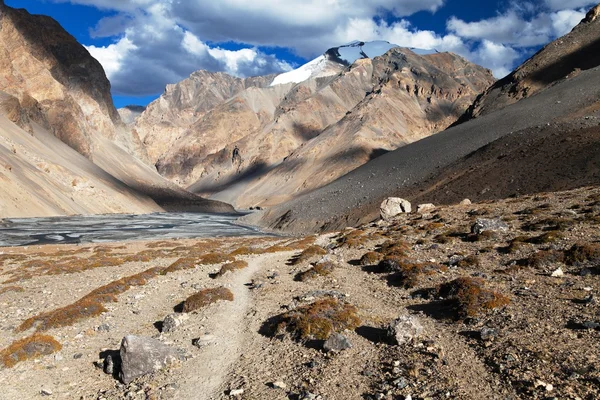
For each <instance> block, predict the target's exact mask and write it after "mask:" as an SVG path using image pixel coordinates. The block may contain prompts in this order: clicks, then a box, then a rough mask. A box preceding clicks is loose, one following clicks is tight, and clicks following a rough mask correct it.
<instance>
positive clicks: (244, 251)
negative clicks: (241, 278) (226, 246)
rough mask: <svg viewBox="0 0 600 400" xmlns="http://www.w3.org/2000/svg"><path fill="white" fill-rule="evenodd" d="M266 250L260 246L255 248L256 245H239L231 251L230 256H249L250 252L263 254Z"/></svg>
mask: <svg viewBox="0 0 600 400" xmlns="http://www.w3.org/2000/svg"><path fill="white" fill-rule="evenodd" d="M263 251H264V249H260V248H255V247H248V246H241V247H238V248H237V249H235V250H233V251H232V252H230V253H229V255H230V256H233V257H235V256H247V255H250V254H261V253H262V252H263Z"/></svg>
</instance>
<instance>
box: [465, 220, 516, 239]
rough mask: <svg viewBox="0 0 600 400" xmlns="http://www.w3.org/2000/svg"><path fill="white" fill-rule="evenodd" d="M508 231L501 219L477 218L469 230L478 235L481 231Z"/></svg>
mask: <svg viewBox="0 0 600 400" xmlns="http://www.w3.org/2000/svg"><path fill="white" fill-rule="evenodd" d="M487 231H492V232H508V225H507V224H506V222H504V221H502V220H501V219H498V218H496V219H485V218H479V219H477V220H476V221H475V223H474V224H473V226H472V227H471V232H472V233H474V234H476V235H480V234H482V233H483V232H487Z"/></svg>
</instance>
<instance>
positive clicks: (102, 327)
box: [96, 324, 110, 332]
mask: <svg viewBox="0 0 600 400" xmlns="http://www.w3.org/2000/svg"><path fill="white" fill-rule="evenodd" d="M96 330H97V331H98V332H110V325H108V324H102V325H100V326H99V327H98V328H96Z"/></svg>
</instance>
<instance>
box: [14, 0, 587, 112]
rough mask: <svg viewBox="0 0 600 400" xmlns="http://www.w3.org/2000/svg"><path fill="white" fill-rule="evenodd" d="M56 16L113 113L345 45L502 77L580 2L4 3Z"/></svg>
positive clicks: (582, 9)
mask: <svg viewBox="0 0 600 400" xmlns="http://www.w3.org/2000/svg"><path fill="white" fill-rule="evenodd" d="M5 3H6V4H7V5H9V6H11V7H18V8H25V9H27V10H28V11H29V12H31V13H33V14H45V15H49V16H51V17H53V18H55V19H56V20H57V21H58V22H60V23H61V24H62V26H63V27H64V28H65V29H66V30H67V31H68V32H69V33H71V34H72V35H73V36H74V37H75V38H76V39H77V40H78V41H79V42H80V43H82V44H83V45H84V46H85V47H86V48H87V49H88V51H89V52H90V53H91V54H92V56H94V57H95V58H96V59H98V61H100V63H101V64H102V66H103V67H104V70H105V71H106V74H107V76H108V78H109V79H110V81H111V85H112V92H113V98H114V100H115V105H116V106H117V107H122V106H125V105H128V104H141V105H146V104H148V103H149V102H150V101H152V100H154V99H156V98H157V97H158V96H159V95H160V94H161V93H162V92H163V91H164V89H165V86H166V85H167V84H171V83H177V82H179V81H181V80H183V79H185V78H187V77H188V76H189V75H190V74H191V73H192V72H194V71H196V70H199V69H205V70H209V71H222V72H226V73H229V74H232V75H235V76H240V77H246V76H254V75H264V74H270V73H277V72H283V71H288V70H290V69H294V68H297V67H298V66H300V65H302V64H304V63H305V62H307V61H309V60H311V59H313V58H315V57H317V56H318V55H320V54H322V53H323V52H325V51H326V50H327V49H328V48H331V47H335V46H339V45H341V44H344V43H348V42H351V41H353V40H360V41H371V40H387V41H389V42H391V43H394V44H397V45H399V46H405V47H416V48H422V49H436V50H438V51H451V52H454V53H457V54H459V55H461V56H463V57H465V58H467V59H468V60H470V61H472V62H475V63H477V64H480V65H483V66H485V67H487V68H490V69H491V70H492V72H493V73H494V75H495V76H496V77H497V78H501V77H503V76H505V75H507V74H508V73H510V71H512V70H513V69H514V68H515V67H516V66H518V65H519V64H520V63H521V62H523V61H524V60H525V59H527V58H528V57H530V56H531V55H532V54H533V53H534V52H535V51H537V50H538V49H539V48H540V47H541V46H543V45H545V44H546V43H548V42H550V41H551V40H553V39H555V38H557V37H559V36H562V35H564V34H565V33H567V32H569V31H570V30H571V29H572V28H573V27H574V26H575V25H577V24H578V23H579V22H580V21H581V19H583V17H584V16H585V13H586V12H587V10H588V9H589V8H590V7H591V6H593V5H594V4H596V3H597V0H595V1H588V0H535V1H514V0H5Z"/></svg>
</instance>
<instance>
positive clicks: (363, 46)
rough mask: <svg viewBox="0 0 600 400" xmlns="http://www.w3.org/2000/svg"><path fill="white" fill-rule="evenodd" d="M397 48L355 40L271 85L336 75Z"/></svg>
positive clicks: (382, 43)
mask: <svg viewBox="0 0 600 400" xmlns="http://www.w3.org/2000/svg"><path fill="white" fill-rule="evenodd" d="M395 47H399V46H397V45H395V44H392V43H389V42H386V41H383V40H377V41H373V42H361V41H358V40H355V41H353V42H350V43H348V44H344V45H342V46H338V47H332V48H330V49H329V50H327V51H326V52H325V53H324V54H323V55H321V56H319V57H317V58H315V59H314V60H312V61H309V62H308V63H306V64H304V65H302V66H301V67H299V68H297V69H295V70H292V71H289V72H285V73H283V74H280V75H277V76H276V77H275V79H274V80H273V82H272V83H271V86H275V85H283V84H286V83H300V82H304V81H305V80H308V79H310V78H318V77H325V76H331V75H335V74H337V73H339V71H340V66H345V67H347V66H350V65H352V64H353V63H354V62H355V61H356V60H359V59H362V58H374V57H379V56H382V55H384V54H385V53H387V52H388V51H389V50H391V49H393V48H395ZM410 50H412V51H414V52H415V53H417V54H420V55H425V54H431V53H436V52H437V51H436V50H424V49H413V48H411V49H410Z"/></svg>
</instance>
